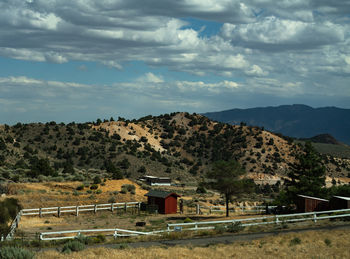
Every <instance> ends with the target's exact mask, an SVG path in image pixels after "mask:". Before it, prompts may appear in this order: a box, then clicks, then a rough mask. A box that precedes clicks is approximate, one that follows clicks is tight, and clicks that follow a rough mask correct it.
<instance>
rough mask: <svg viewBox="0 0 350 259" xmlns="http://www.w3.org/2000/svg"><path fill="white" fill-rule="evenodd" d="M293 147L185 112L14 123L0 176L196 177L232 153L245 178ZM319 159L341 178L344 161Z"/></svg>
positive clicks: (0, 144)
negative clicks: (71, 120) (137, 117)
mask: <svg viewBox="0 0 350 259" xmlns="http://www.w3.org/2000/svg"><path fill="white" fill-rule="evenodd" d="M299 150H300V148H299V147H298V145H297V144H296V143H294V142H293V139H291V138H288V137H284V136H282V135H280V134H274V133H272V132H269V131H266V130H264V129H263V128H260V127H252V126H246V125H245V124H240V125H229V124H226V123H220V122H214V121H211V120H210V119H208V118H206V117H205V116H202V115H198V114H189V113H172V114H165V115H160V116H151V115H150V116H146V117H143V118H140V119H138V120H132V121H130V120H125V119H123V118H119V119H118V120H117V121H114V120H113V119H112V118H111V120H104V121H101V120H97V121H96V122H93V123H74V122H72V123H69V124H63V123H61V124H57V123H55V122H49V123H45V124H43V123H30V124H21V123H18V124H16V125H14V126H8V125H2V126H0V166H1V167H0V177H1V176H2V179H11V180H13V181H26V180H28V181H42V180H50V179H51V180H56V181H59V180H77V181H82V180H84V178H88V179H92V178H93V177H94V176H96V175H98V176H100V177H109V178H113V179H119V178H121V177H127V178H131V179H137V178H139V177H140V176H143V175H147V174H150V175H159V176H169V177H171V178H172V179H173V180H175V181H181V182H187V183H190V182H194V183H196V182H198V181H200V179H201V178H203V177H204V176H205V173H206V172H207V171H208V170H210V166H211V164H212V162H214V161H216V160H220V159H237V160H238V161H239V162H240V163H241V164H242V166H243V167H244V168H245V170H246V172H247V174H248V176H249V177H251V178H254V179H272V180H273V179H276V180H277V179H279V178H280V177H281V176H284V175H286V173H287V171H288V170H289V168H290V166H291V165H292V164H293V163H294V162H295V154H296V153H297V152H298V151H299ZM324 159H325V161H326V164H327V170H328V175H329V176H332V177H333V176H336V177H345V176H347V174H348V171H349V168H350V166H349V163H348V161H347V160H342V159H338V158H333V157H331V156H324ZM0 179H1V178H0Z"/></svg>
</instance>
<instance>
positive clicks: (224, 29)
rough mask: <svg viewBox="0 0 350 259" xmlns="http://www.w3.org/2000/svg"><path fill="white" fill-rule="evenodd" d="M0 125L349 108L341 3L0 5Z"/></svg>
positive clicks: (346, 14) (88, 0)
mask: <svg viewBox="0 0 350 259" xmlns="http://www.w3.org/2000/svg"><path fill="white" fill-rule="evenodd" d="M0 10H1V12H0V123H2V124H4V123H6V124H15V123H17V122H25V123H27V122H47V121H56V122H71V121H75V122H87V121H95V120H96V119H97V118H101V119H109V118H110V117H114V118H118V117H124V118H128V119H134V118H136V119H137V118H139V117H142V116H145V115H148V114H152V115H159V114H164V113H170V112H177V111H187V112H191V113H192V112H196V113H203V112H210V111H220V110H226V109H232V108H251V107H263V106H277V105H282V104H306V105H310V106H312V107H324V106H337V107H341V108H350V1H348V0H332V1H329V0H279V1H275V0H245V1H236V0H177V1H174V0H171V1H170V0H158V1H155V0H127V1H126V0H125V1H122V0H98V1H95V0H75V1H71V0H0Z"/></svg>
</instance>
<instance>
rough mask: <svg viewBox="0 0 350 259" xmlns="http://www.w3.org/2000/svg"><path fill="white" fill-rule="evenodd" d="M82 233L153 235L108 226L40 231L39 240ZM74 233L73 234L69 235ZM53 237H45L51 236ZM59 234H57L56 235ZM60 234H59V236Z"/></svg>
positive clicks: (124, 235)
mask: <svg viewBox="0 0 350 259" xmlns="http://www.w3.org/2000/svg"><path fill="white" fill-rule="evenodd" d="M82 233H104V234H105V235H106V236H113V237H114V238H117V237H129V236H138V235H154V234H155V233H154V232H141V231H134V230H127V229H120V228H108V229H84V230H66V231H55V232H43V233H40V236H39V238H40V240H46V241H48V240H60V239H74V238H76V237H79V236H80V235H81V234H82ZM70 234H74V235H70ZM52 235H53V237H46V236H52ZM57 235H59V236H57ZM60 235H61V236H60Z"/></svg>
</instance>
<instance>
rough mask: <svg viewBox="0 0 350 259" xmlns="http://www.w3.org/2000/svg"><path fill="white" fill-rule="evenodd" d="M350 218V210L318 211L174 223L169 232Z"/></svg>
mask: <svg viewBox="0 0 350 259" xmlns="http://www.w3.org/2000/svg"><path fill="white" fill-rule="evenodd" d="M349 216H350V209H343V210H329V211H317V212H306V213H294V214H286V215H274V216H262V217H254V218H244V219H233V220H220V221H199V222H189V223H174V224H168V225H167V231H169V232H170V231H182V230H208V229H215V226H217V225H224V226H225V227H227V226H229V225H232V224H235V223H240V224H241V226H243V227H246V226H257V225H267V224H280V223H288V222H298V221H309V220H311V221H313V222H315V223H316V222H317V221H318V220H322V219H333V218H343V217H349Z"/></svg>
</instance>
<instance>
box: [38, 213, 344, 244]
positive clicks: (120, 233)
mask: <svg viewBox="0 0 350 259" xmlns="http://www.w3.org/2000/svg"><path fill="white" fill-rule="evenodd" d="M327 214H333V215H328V216H324V215H327ZM342 217H350V209H343V210H330V211H318V212H307V213H295V214H287V215H275V216H263V217H254V218H244V219H233V220H220V221H202V222H190V223H174V224H168V225H167V229H165V230H157V231H152V232H141V231H133V230H126V229H118V228H113V229H87V230H67V231H56V232H43V233H40V239H41V240H59V239H73V238H76V237H78V236H79V235H81V234H82V233H105V235H109V236H113V237H114V238H117V237H126V236H137V235H156V234H160V233H164V232H168V233H169V232H173V231H182V230H192V231H193V230H204V229H215V225H217V224H224V226H227V225H228V224H233V223H236V222H240V223H241V224H242V226H254V225H266V224H279V223H283V222H297V221H307V220H312V221H314V222H317V220H322V219H332V218H342ZM242 222H245V223H242ZM225 224H226V225H225ZM208 225H209V226H208ZM71 234H74V235H71ZM52 235H53V237H46V236H52Z"/></svg>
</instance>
